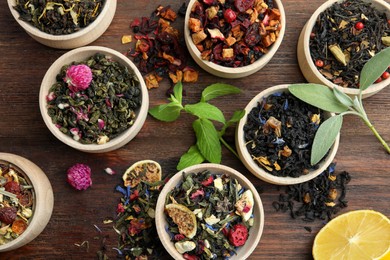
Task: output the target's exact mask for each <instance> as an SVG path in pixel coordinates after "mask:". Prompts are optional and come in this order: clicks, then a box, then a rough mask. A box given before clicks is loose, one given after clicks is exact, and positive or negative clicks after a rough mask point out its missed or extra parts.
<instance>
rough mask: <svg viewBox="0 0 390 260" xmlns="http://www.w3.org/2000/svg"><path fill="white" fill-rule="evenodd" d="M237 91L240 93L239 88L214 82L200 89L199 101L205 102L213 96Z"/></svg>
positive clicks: (236, 92)
mask: <svg viewBox="0 0 390 260" xmlns="http://www.w3.org/2000/svg"><path fill="white" fill-rule="evenodd" d="M238 93H241V90H240V89H239V88H237V87H235V86H232V85H229V84H223V83H215V84H212V85H210V86H208V87H206V88H205V89H204V90H203V91H202V98H201V100H200V101H201V102H207V101H209V100H211V99H213V98H217V97H220V96H224V95H229V94H238Z"/></svg>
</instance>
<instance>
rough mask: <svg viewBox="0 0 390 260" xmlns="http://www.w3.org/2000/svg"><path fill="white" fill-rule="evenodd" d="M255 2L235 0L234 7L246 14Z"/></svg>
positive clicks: (252, 0) (251, 0)
mask: <svg viewBox="0 0 390 260" xmlns="http://www.w3.org/2000/svg"><path fill="white" fill-rule="evenodd" d="M254 2H255V1H254V0H234V6H235V7H236V8H237V10H238V11H240V12H245V11H246V10H248V9H249V8H252V7H253V3H254Z"/></svg>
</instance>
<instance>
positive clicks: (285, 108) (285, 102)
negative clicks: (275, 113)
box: [283, 99, 288, 110]
mask: <svg viewBox="0 0 390 260" xmlns="http://www.w3.org/2000/svg"><path fill="white" fill-rule="evenodd" d="M287 109H288V99H286V101H284V104H283V110H287Z"/></svg>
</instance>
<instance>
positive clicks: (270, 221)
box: [0, 0, 390, 259]
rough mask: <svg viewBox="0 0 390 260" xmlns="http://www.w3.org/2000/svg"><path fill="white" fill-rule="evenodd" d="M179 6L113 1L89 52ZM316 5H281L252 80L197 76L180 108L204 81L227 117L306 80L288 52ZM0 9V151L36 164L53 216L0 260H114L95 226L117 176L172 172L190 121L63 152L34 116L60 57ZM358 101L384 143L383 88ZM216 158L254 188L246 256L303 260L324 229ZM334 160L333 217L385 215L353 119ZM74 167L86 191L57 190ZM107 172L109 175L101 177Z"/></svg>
mask: <svg viewBox="0 0 390 260" xmlns="http://www.w3.org/2000/svg"><path fill="white" fill-rule="evenodd" d="M109 1H116V0H109ZM182 2H183V1H174V0H168V1H160V2H158V1H157V2H156V1H150V0H143V1H131V0H118V8H117V12H116V15H115V17H114V20H113V22H112V24H111V26H110V27H109V28H108V30H107V31H106V32H105V33H104V34H103V36H102V37H100V38H99V39H98V40H97V41H95V42H93V43H92V45H101V46H106V47H110V48H112V49H115V50H117V51H120V52H125V51H126V50H127V49H128V45H122V44H121V37H122V35H124V34H130V33H131V31H130V29H129V24H130V22H131V21H132V19H134V18H136V17H141V16H146V17H148V16H149V15H150V14H151V13H152V12H153V11H154V10H155V8H156V7H157V5H158V4H162V5H164V6H166V5H168V4H170V5H171V6H172V8H173V9H174V10H178V9H179V7H180V5H181V4H182ZM322 2H323V1H320V0H313V1H310V3H308V1H306V0H295V1H290V0H286V1H284V8H285V11H286V14H287V29H286V34H285V37H284V40H283V43H282V44H281V46H280V48H279V50H278V51H277V53H276V55H275V56H274V57H273V59H272V60H271V61H270V62H269V64H268V65H267V66H265V68H263V69H262V70H261V71H259V72H257V73H255V74H254V75H251V76H249V77H246V78H242V79H235V80H228V79H222V78H218V77H215V76H212V75H210V74H207V73H206V72H205V71H203V70H200V77H199V81H198V82H197V83H195V84H185V89H186V92H187V96H186V97H185V99H184V100H185V101H184V102H187V103H195V102H197V101H198V100H199V97H200V93H201V91H202V90H203V88H205V87H206V86H208V85H209V84H211V83H216V82H224V83H230V84H233V85H235V86H237V87H240V88H241V89H242V94H239V96H238V97H237V96H227V97H223V98H219V99H216V100H215V101H214V104H215V105H217V106H219V107H220V108H221V110H222V111H223V112H224V113H225V114H226V115H229V116H230V115H231V114H232V113H233V112H234V111H235V110H238V109H243V108H244V107H245V105H246V104H247V102H249V100H250V99H252V97H253V96H255V95H256V94H257V93H259V92H260V91H262V90H264V89H265V88H268V87H271V86H274V85H278V84H284V83H299V82H305V79H304V77H303V76H302V74H301V72H300V69H299V66H298V63H297V58H296V45H297V41H298V36H299V33H300V31H301V29H302V27H303V26H304V24H305V22H306V21H307V20H308V19H309V17H310V15H311V14H312V13H313V12H314V10H315V9H316V8H317V7H318V6H320V4H321V3H322ZM387 2H389V1H387ZM0 12H1V16H0V28H1V29H0V57H1V62H0V84H1V85H0V151H1V152H8V153H14V154H18V155H20V156H23V157H26V158H28V159H30V160H31V161H33V162H34V163H36V164H37V165H38V166H39V167H41V168H42V170H43V171H44V172H45V173H46V174H47V176H48V178H49V179H50V181H51V184H52V186H53V190H54V197H55V202H54V203H55V206H54V211H53V215H52V218H51V220H50V222H49V224H48V225H47V227H46V229H45V230H44V231H43V232H42V233H41V235H40V236H39V237H38V238H36V239H35V240H34V241H32V242H31V243H29V244H28V245H26V246H24V247H22V248H20V249H17V250H15V251H11V252H6V253H0V259H93V258H96V252H97V251H98V250H99V249H100V247H101V244H102V238H103V237H105V244H106V247H107V249H108V251H107V254H108V256H109V257H110V259H115V257H116V252H115V251H114V250H112V249H111V248H112V247H116V246H117V243H118V238H117V235H116V234H115V232H114V231H113V229H112V224H103V220H105V219H107V218H113V217H115V210H116V205H117V203H118V200H119V198H120V194H119V193H117V192H114V188H115V186H116V185H118V184H121V176H122V173H123V172H124V171H125V170H126V169H127V168H128V167H129V166H130V165H131V164H133V163H134V162H136V161H138V160H143V159H153V160H156V161H158V162H159V163H160V164H161V166H162V168H163V171H164V172H165V173H172V172H176V165H177V163H178V160H179V158H180V156H181V155H182V154H183V153H184V152H185V151H187V149H188V147H190V146H191V145H192V144H193V143H194V141H195V137H194V133H193V130H192V126H191V124H192V120H193V118H192V117H190V116H182V117H181V118H180V119H179V120H177V121H176V122H173V123H163V122H160V121H157V120H155V119H153V118H152V117H150V116H148V118H147V120H146V122H145V125H144V126H143V128H142V130H141V132H140V133H139V134H138V135H137V137H136V138H135V139H134V140H132V141H131V142H130V143H128V144H127V145H126V146H124V147H123V148H120V149H118V150H117V151H113V152H109V153H104V154H88V153H83V152H79V151H76V150H74V149H72V148H70V147H68V146H66V145H64V144H63V143H61V142H60V141H58V140H57V139H56V138H55V137H54V136H53V135H52V134H51V133H50V132H49V130H48V129H47V127H46V126H45V124H44V122H43V120H42V118H41V114H40V111H39V106H38V93H39V88H40V84H41V81H42V78H43V76H44V74H45V72H46V70H47V69H48V68H49V66H50V65H51V64H52V63H53V62H54V61H55V60H56V59H57V58H58V57H59V56H60V55H62V54H63V53H65V52H66V51H65V50H57V49H51V48H49V47H46V46H43V45H41V44H39V43H37V42H36V41H34V40H33V39H32V38H30V37H29V36H28V35H27V34H26V33H25V32H24V31H23V29H22V28H21V27H20V26H19V25H18V24H17V23H16V21H15V20H14V19H13V17H12V16H11V14H10V12H9V10H8V6H7V3H6V1H0ZM182 24H183V18H179V19H178V20H177V21H176V22H175V27H177V28H180V29H181V30H182V29H183V25H182ZM169 86H170V82H168V81H167V80H164V81H163V82H162V84H161V86H160V88H158V89H153V90H150V91H149V95H150V106H155V105H157V104H162V103H165V102H166V96H165V92H166V90H167V89H168V88H169ZM364 103H365V107H366V111H367V113H368V115H369V117H370V118H371V120H372V122H373V123H374V125H375V126H376V128H377V130H378V131H379V132H380V133H381V134H382V136H383V137H384V138H385V139H386V140H387V141H388V142H389V141H390V127H389V125H390V117H389V111H390V88H386V89H384V90H383V91H382V92H381V93H380V94H377V95H375V96H373V97H370V98H368V99H366V100H365V101H364ZM227 140H228V141H229V142H231V143H234V130H233V129H232V130H230V131H228V133H227ZM222 158H223V159H222V164H224V165H227V166H230V167H233V168H234V169H236V170H238V171H240V172H242V173H243V174H245V175H246V176H247V177H248V178H249V179H250V180H251V181H252V182H253V183H254V184H255V185H257V186H260V187H262V189H263V193H262V194H261V198H262V201H263V204H264V210H265V228H264V232H263V235H262V238H261V240H260V243H259V244H258V246H257V249H256V250H255V252H254V253H253V254H252V255H251V259H311V258H312V256H311V248H312V243H313V239H314V237H315V235H316V234H317V232H318V230H319V229H320V228H321V227H322V226H323V225H324V223H323V222H322V221H316V222H314V223H310V224H308V223H305V222H303V221H302V220H301V219H295V220H292V219H291V218H290V216H289V214H287V213H281V212H276V211H275V210H274V208H273V207H272V202H273V201H275V200H277V199H278V195H279V194H280V193H281V191H279V190H278V189H277V187H276V186H275V185H271V184H267V183H265V182H263V181H261V180H259V179H257V178H255V177H254V176H253V175H252V174H251V173H250V172H249V171H248V170H246V168H245V167H244V166H243V164H242V163H241V162H240V161H239V160H238V159H237V158H236V157H235V156H234V155H233V154H231V153H230V152H229V151H227V150H226V149H223V155H222ZM336 161H337V167H336V171H337V172H338V171H348V172H349V173H350V174H351V176H352V180H351V182H350V183H349V185H348V192H347V200H348V201H349V204H348V205H349V206H348V208H346V209H345V210H343V211H342V212H347V211H350V210H357V209H374V210H377V211H380V212H382V213H383V214H385V215H387V216H388V217H390V189H389V186H390V177H389V175H390V156H389V155H388V154H386V153H385V151H384V149H383V148H382V146H381V145H380V144H379V142H378V141H377V139H376V138H375V137H374V136H373V134H372V133H371V132H370V131H369V129H368V128H367V127H366V126H365V125H364V124H363V123H362V122H361V121H360V119H358V118H357V117H351V116H347V117H346V118H345V121H344V125H343V128H342V131H341V144H340V149H339V151H338V153H337V156H336ZM75 163H86V164H88V165H90V167H91V168H92V171H93V173H92V178H93V186H92V187H91V188H90V189H88V190H87V191H82V192H80V191H76V190H74V189H73V188H72V187H71V186H70V185H69V184H67V183H66V171H67V169H68V168H69V167H70V166H72V165H73V164H75ZM106 167H110V168H112V169H114V170H115V171H116V172H117V173H118V174H117V175H113V176H110V175H108V174H106V173H105V172H104V169H105V168H106ZM95 225H96V226H97V227H98V228H100V229H101V231H102V233H100V232H99V231H98V230H97V229H96V227H95ZM304 226H310V227H312V232H308V231H306V230H305V229H304ZM83 241H88V242H89V249H88V250H87V248H86V247H78V246H76V245H75V244H81V243H82V242H83Z"/></svg>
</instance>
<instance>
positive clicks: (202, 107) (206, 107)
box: [184, 102, 226, 124]
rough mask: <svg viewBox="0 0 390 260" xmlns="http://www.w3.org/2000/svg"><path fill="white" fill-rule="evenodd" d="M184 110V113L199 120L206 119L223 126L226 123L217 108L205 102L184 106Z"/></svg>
mask: <svg viewBox="0 0 390 260" xmlns="http://www.w3.org/2000/svg"><path fill="white" fill-rule="evenodd" d="M184 109H185V111H186V112H188V113H190V114H192V115H194V116H197V117H199V118H207V119H210V120H215V121H218V122H221V123H223V124H224V123H225V122H226V120H225V117H224V115H223V113H222V111H221V110H220V109H219V108H218V107H216V106H214V105H211V104H209V103H206V102H199V103H196V104H192V105H186V106H185V107H184Z"/></svg>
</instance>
